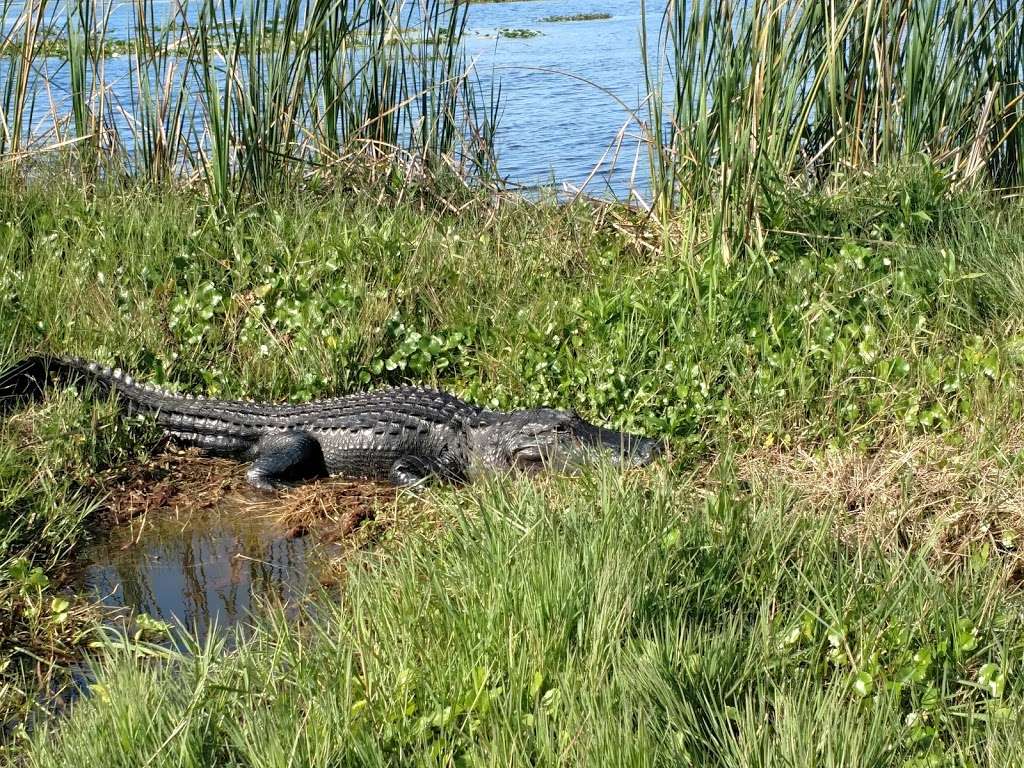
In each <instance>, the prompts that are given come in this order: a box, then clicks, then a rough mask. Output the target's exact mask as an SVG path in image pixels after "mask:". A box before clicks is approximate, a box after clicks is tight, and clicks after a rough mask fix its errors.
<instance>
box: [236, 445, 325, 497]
mask: <svg viewBox="0 0 1024 768" xmlns="http://www.w3.org/2000/svg"><path fill="white" fill-rule="evenodd" d="M251 455H252V456H254V459H253V462H252V464H250V465H249V469H248V470H247V471H246V473H245V479H246V480H247V481H248V482H249V485H251V486H252V487H253V488H257V489H259V490H261V491H278V490H282V489H285V488H290V487H291V481H295V480H306V479H309V478H311V477H321V476H323V475H326V474H327V467H326V466H325V464H324V454H323V451H322V450H321V448H320V443H318V442H317V441H316V440H315V439H313V438H312V437H311V436H310V435H307V434H306V433H305V432H271V433H269V434H266V435H264V436H263V437H261V438H260V439H259V441H258V442H257V443H256V445H255V446H253V449H252V454H251Z"/></svg>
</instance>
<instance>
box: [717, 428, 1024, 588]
mask: <svg viewBox="0 0 1024 768" xmlns="http://www.w3.org/2000/svg"><path fill="white" fill-rule="evenodd" d="M733 464H734V467H735V471H736V474H737V477H738V478H739V480H740V481H741V482H742V483H744V484H746V485H748V486H749V488H750V490H751V492H752V493H754V495H755V496H756V495H760V494H764V493H771V492H779V491H782V492H785V493H791V494H792V496H793V500H794V504H795V507H796V508H797V509H799V510H803V511H810V512H815V513H830V514H835V516H836V520H837V521H838V527H839V528H840V531H839V533H840V535H842V536H844V537H846V538H854V539H860V540H873V541H877V542H878V543H879V544H880V545H881V546H882V547H883V549H887V550H895V549H901V550H907V549H920V548H924V549H925V550H926V551H928V552H929V556H931V557H933V558H935V559H937V560H939V561H942V562H945V563H949V564H956V563H959V562H962V561H963V560H964V558H965V557H966V556H967V555H968V554H969V553H972V552H978V551H981V550H980V549H979V548H981V547H983V546H984V545H986V544H987V545H988V551H989V552H999V553H1000V554H1002V555H1003V556H1005V557H1006V558H1008V559H1010V560H1012V561H1013V566H1014V569H1015V570H1020V569H1021V568H1022V567H1024V559H1022V556H1021V552H1020V547H1021V543H1022V541H1024V538H1022V537H1024V425H1017V426H1015V427H1012V428H1002V429H1000V430H999V435H998V437H993V435H992V434H991V433H987V432H986V431H984V430H982V429H980V428H978V427H976V426H972V427H967V428H965V429H964V430H962V431H960V432H958V433H956V434H953V435H946V436H939V435H928V436H907V435H904V436H902V437H895V438H893V439H892V441H891V442H890V443H888V444H886V445H882V446H878V447H876V448H873V449H871V450H868V451H864V450H861V449H857V448H844V449H837V448H809V447H799V446H798V447H795V448H793V449H789V450H778V449H773V450H753V451H748V452H747V453H745V454H742V455H740V456H737V457H735V458H734V459H733ZM705 476H706V477H713V476H714V473H713V472H710V471H709V472H708V473H707V474H706V475H705Z"/></svg>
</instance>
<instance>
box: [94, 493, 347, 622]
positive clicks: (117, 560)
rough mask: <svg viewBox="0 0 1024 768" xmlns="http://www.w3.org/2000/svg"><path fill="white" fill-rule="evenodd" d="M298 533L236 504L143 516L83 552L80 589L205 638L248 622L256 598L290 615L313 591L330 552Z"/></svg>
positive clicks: (106, 602) (327, 546)
mask: <svg viewBox="0 0 1024 768" xmlns="http://www.w3.org/2000/svg"><path fill="white" fill-rule="evenodd" d="M296 533H297V532H296V531H294V530H287V529H286V528H285V527H284V526H283V525H281V523H280V522H279V521H277V520H274V519H271V518H269V517H268V516H266V515H262V514H255V515H254V514H252V513H247V511H246V510H245V509H244V508H240V507H239V506H237V505H234V506H232V505H221V506H218V507H214V508H212V509H205V510H201V511H195V512H183V513H178V514H176V515H173V516H172V515H154V516H147V518H146V519H143V520H138V521H133V522H132V523H131V524H130V525H128V526H125V527H122V528H120V529H118V530H115V531H113V532H112V533H111V534H109V535H108V536H107V537H106V538H105V539H104V540H103V541H100V542H98V543H96V544H94V545H92V546H91V547H89V548H88V549H87V550H86V551H85V552H84V553H83V569H82V571H81V574H80V576H79V583H78V589H79V591H80V592H83V593H85V594H86V595H88V596H92V597H95V598H96V599H97V600H98V601H100V602H101V603H103V604H104V605H106V606H108V607H115V608H125V609H128V610H129V611H131V612H132V613H136V614H137V613H145V614H148V615H149V616H150V617H152V618H154V619H159V620H161V621H166V622H169V623H171V624H173V625H175V626H178V625H180V626H182V627H184V628H186V629H188V630H189V631H191V632H193V633H195V634H196V635H197V636H198V637H199V638H203V637H205V636H206V635H207V633H208V632H209V630H210V629H211V628H212V627H217V628H219V629H229V628H231V627H233V626H235V625H238V624H240V623H243V622H244V621H246V619H247V618H248V617H249V616H250V612H251V609H252V608H253V606H254V602H255V600H256V599H260V600H269V601H271V602H276V603H279V604H282V605H284V606H285V607H286V608H288V607H291V608H294V607H295V606H297V605H298V604H299V603H300V602H301V601H302V600H303V598H305V597H306V596H307V595H308V594H310V592H311V590H312V589H313V588H314V587H316V586H317V585H318V584H319V577H320V575H321V574H322V573H323V572H324V569H325V565H326V563H327V561H328V560H329V558H330V556H331V554H332V553H333V550H336V546H335V545H332V544H327V543H324V542H322V541H320V540H319V539H318V538H317V537H314V536H306V535H296Z"/></svg>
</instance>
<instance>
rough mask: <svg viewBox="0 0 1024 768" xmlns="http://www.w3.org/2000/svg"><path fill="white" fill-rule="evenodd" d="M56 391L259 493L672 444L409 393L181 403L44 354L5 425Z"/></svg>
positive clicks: (461, 477) (34, 359)
mask: <svg viewBox="0 0 1024 768" xmlns="http://www.w3.org/2000/svg"><path fill="white" fill-rule="evenodd" d="M51 382H56V383H58V384H62V385H64V386H69V385H73V386H75V387H76V388H78V389H79V390H80V391H90V392H93V393H95V394H98V395H100V396H106V397H114V398H115V399H116V400H117V402H118V405H119V411H120V412H121V413H123V414H126V415H128V416H145V417H149V418H152V419H153V420H155V422H156V424H157V425H158V426H160V427H161V428H163V430H164V432H165V434H167V435H168V436H169V437H170V438H171V439H172V440H174V441H176V442H177V443H180V444H183V445H190V446H197V447H199V448H200V449H202V450H204V451H205V452H206V453H208V454H212V455H221V456H230V457H234V458H237V459H240V460H243V461H245V460H247V461H249V462H250V464H249V466H248V469H247V471H246V479H247V480H248V482H249V484H250V485H252V486H254V487H255V488H258V489H261V490H275V489H281V488H286V487H290V486H292V485H293V484H295V483H296V482H300V481H303V480H308V479H312V478H315V477H323V476H340V477H346V478H352V479H356V478H362V479H369V480H378V481H384V482H390V483H392V484H395V485H399V486H411V485H419V484H421V483H424V482H428V481H442V482H452V483H465V482H470V481H472V480H474V479H476V478H477V477H479V476H480V475H481V474H483V473H487V472H504V471H511V470H523V471H525V472H527V473H532V472H535V471H537V470H541V469H555V470H560V471H572V470H575V469H578V468H580V467H581V466H582V465H584V464H586V463H589V462H590V461H591V460H592V459H593V458H594V457H596V456H600V455H603V456H606V457H607V458H608V459H610V460H611V462H612V463H614V464H616V465H617V466H621V467H624V468H625V467H639V466H644V465H647V464H649V463H651V462H652V461H653V460H654V459H655V458H656V457H657V456H658V455H659V454H660V453H661V451H662V448H663V445H662V443H661V442H659V441H657V440H654V439H651V438H648V437H641V436H639V435H632V434H628V433H626V432H619V431H617V430H613V429H605V428H603V427H599V426H595V425H594V424H590V423H588V422H587V421H585V420H584V419H582V418H580V416H578V415H577V414H575V413H573V412H571V411H563V410H555V409H551V408H536V409H531V410H519V411H494V410H487V409H485V408H482V407H480V406H477V405H474V404H472V403H469V402H466V401H464V400H460V399H459V398H457V397H455V396H453V395H451V394H448V393H446V392H441V391H438V390H435V389H427V388H423V387H412V386H400V387H392V388H390V389H382V390H377V391H372V392H366V393H359V394H352V395H347V396H343V397H336V398H332V399H328V400H318V401H315V402H307V403H302V404H297V405H275V404H270V403H256V402H252V401H244V400H221V399H212V398H206V397H203V396H201V395H200V396H193V395H180V394H175V393H173V392H170V391H168V390H166V389H162V388H160V387H157V386H153V385H150V384H144V383H140V382H138V381H136V380H135V379H134V378H133V377H132V376H130V375H128V374H127V373H124V372H123V371H121V369H119V368H115V369H111V368H109V367H106V366H102V365H99V364H97V363H93V362H88V361H86V360H83V359H81V358H77V357H59V356H48V355H34V356H30V357H27V358H25V359H23V360H22V361H21V362H19V363H17V364H15V365H13V366H11V367H10V368H8V369H6V370H4V371H3V372H0V414H3V413H5V412H8V411H10V410H11V409H12V408H14V407H16V406H17V405H19V404H22V403H25V402H28V401H31V400H36V399H39V398H41V397H42V396H43V394H44V390H45V388H46V386H47V385H48V384H49V383H51Z"/></svg>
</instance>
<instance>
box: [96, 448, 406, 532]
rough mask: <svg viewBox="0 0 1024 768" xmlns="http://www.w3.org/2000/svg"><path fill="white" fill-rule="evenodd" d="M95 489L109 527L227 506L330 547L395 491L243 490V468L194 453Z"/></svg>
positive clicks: (340, 486)
mask: <svg viewBox="0 0 1024 768" xmlns="http://www.w3.org/2000/svg"><path fill="white" fill-rule="evenodd" d="M96 486H97V488H98V489H99V490H101V491H102V492H103V493H105V495H106V502H105V505H104V511H105V515H106V520H105V522H106V523H107V524H108V525H111V526H120V525H126V524H128V523H130V522H131V521H133V520H137V519H138V518H140V517H143V516H145V517H149V516H152V515H157V516H162V515H166V516H177V515H179V514H181V513H186V512H196V511H203V510H210V509H215V508H221V507H227V508H230V509H232V511H236V512H240V513H243V514H251V515H253V516H260V517H264V518H269V519H272V520H273V521H274V522H275V523H276V525H278V526H279V527H280V528H281V530H282V532H283V534H284V535H286V536H289V537H295V536H302V535H305V534H306V533H309V532H314V533H316V535H317V536H319V537H320V538H322V539H324V540H326V541H332V542H335V541H338V542H340V541H342V540H344V539H347V538H349V537H352V536H354V535H355V534H356V533H357V532H358V529H359V527H360V525H361V524H362V523H363V522H364V521H366V520H368V519H375V518H376V517H377V516H378V512H381V511H382V510H384V509H386V508H387V507H394V506H395V501H396V493H395V490H394V489H393V488H389V487H387V486H384V485H381V484H378V483H371V482H349V481H342V480H336V479H325V480H320V481H315V482H310V483H305V484H302V485H299V486H297V487H296V488H292V489H289V490H287V491H283V492H281V493H273V494H271V493H263V492H260V491H256V490H254V489H252V488H250V487H249V486H248V485H247V483H246V481H245V465H244V464H240V463H239V462H236V461H232V460H230V459H222V458H212V457H208V456H203V455H201V454H200V453H199V452H198V451H194V450H185V451H168V452H165V453H162V454H158V455H156V456H154V457H153V458H152V459H151V460H150V461H147V462H145V463H141V464H134V465H130V466H127V467H119V468H117V469H115V470H111V471H108V472H106V473H103V474H101V475H99V476H98V477H97V478H96ZM383 516H384V517H385V518H386V519H390V518H392V517H393V515H390V514H385V515H383Z"/></svg>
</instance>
